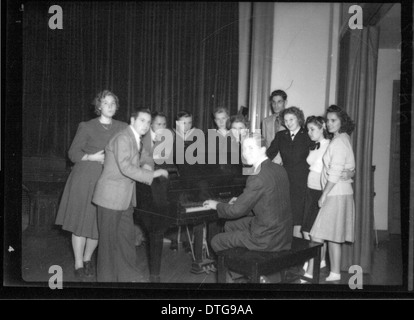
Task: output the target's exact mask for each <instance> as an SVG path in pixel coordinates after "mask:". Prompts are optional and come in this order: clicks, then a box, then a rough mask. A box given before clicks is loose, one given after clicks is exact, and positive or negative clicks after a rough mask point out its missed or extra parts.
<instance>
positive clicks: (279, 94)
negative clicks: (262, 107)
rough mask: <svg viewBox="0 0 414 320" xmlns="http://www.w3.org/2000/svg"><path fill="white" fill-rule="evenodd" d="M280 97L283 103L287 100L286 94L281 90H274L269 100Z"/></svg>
mask: <svg viewBox="0 0 414 320" xmlns="http://www.w3.org/2000/svg"><path fill="white" fill-rule="evenodd" d="M277 96H281V97H282V99H283V100H284V101H286V100H287V94H286V92H284V91H283V90H275V91H273V92H272V93H271V94H270V97H269V100H270V101H272V100H273V97H277Z"/></svg>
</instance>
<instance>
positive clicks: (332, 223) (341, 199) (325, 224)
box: [310, 105, 355, 281]
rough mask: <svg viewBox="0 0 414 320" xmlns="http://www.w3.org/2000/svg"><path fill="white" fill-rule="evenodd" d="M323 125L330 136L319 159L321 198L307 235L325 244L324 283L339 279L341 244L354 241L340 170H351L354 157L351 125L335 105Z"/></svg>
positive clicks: (346, 184)
mask: <svg viewBox="0 0 414 320" xmlns="http://www.w3.org/2000/svg"><path fill="white" fill-rule="evenodd" d="M326 119H327V121H326V125H327V128H328V131H329V133H331V134H332V135H333V138H332V141H331V143H330V144H329V146H328V148H327V149H326V152H325V154H324V156H323V158H322V160H323V170H322V177H321V182H322V188H323V191H322V195H321V197H320V199H319V202H318V204H319V207H320V208H321V209H320V210H319V213H318V216H317V218H316V220H315V223H314V225H313V227H312V229H311V232H310V235H311V237H312V239H313V240H314V241H318V242H323V241H324V240H325V241H328V250H329V258H330V266H331V271H330V274H329V276H328V277H327V278H326V281H338V280H340V279H341V273H340V267H341V249H342V243H344V242H345V241H347V242H353V241H354V221H355V204H354V197H353V193H354V192H353V190H352V185H351V183H352V179H348V180H342V179H341V174H342V171H343V170H344V169H348V170H351V171H353V170H354V169H355V157H354V152H353V150H352V146H351V141H350V137H349V135H350V134H351V133H352V131H353V130H354V127H355V124H354V122H353V121H352V120H351V118H350V117H349V116H348V114H347V113H346V112H345V111H344V110H342V109H341V108H340V107H338V106H336V105H331V106H330V107H329V108H328V110H327V111H326Z"/></svg>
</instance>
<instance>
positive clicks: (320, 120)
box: [305, 116, 332, 139]
mask: <svg viewBox="0 0 414 320" xmlns="http://www.w3.org/2000/svg"><path fill="white" fill-rule="evenodd" d="M310 123H312V124H314V125H315V126H317V127H318V128H319V129H321V128H323V137H324V138H325V139H331V138H332V134H331V133H329V132H328V130H327V129H326V120H325V118H324V117H321V116H309V117H307V118H306V123H305V127H306V128H307V127H308V124H310Z"/></svg>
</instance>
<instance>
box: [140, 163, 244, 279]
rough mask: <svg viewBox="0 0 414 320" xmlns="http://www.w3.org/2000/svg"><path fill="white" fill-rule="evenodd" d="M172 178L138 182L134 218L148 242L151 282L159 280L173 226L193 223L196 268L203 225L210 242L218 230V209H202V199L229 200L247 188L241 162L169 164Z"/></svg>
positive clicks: (199, 262)
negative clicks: (167, 234) (167, 236)
mask: <svg viewBox="0 0 414 320" xmlns="http://www.w3.org/2000/svg"><path fill="white" fill-rule="evenodd" d="M165 168H166V169H167V170H168V171H169V178H168V179H166V178H164V177H161V178H156V179H154V181H153V183H152V185H151V186H148V185H145V184H142V183H137V188H136V189H137V207H136V208H135V211H134V221H135V223H136V224H138V225H140V226H141V227H142V228H143V229H144V231H145V233H146V235H147V239H148V241H149V247H148V249H149V257H148V258H149V269H150V281H151V282H159V281H160V268H161V255H162V247H163V238H164V233H165V232H166V231H167V230H168V229H169V228H171V227H173V226H183V225H192V226H193V234H194V256H195V261H194V262H193V268H197V266H201V265H202V264H203V254H202V250H203V243H202V241H203V226H204V223H207V225H208V226H209V227H211V228H210V230H209V231H208V241H207V242H208V244H209V243H210V240H211V237H212V236H213V235H214V234H215V233H217V230H216V229H217V227H216V223H211V222H215V221H217V220H218V216H217V212H216V211H215V210H205V209H204V208H202V203H203V201H205V200H207V199H216V200H218V201H223V202H224V201H228V200H230V199H231V198H232V197H237V196H239V195H240V194H241V193H242V192H243V189H244V187H245V184H246V178H247V177H246V176H244V175H243V174H242V165H241V164H240V165H231V164H224V165H221V164H193V165H189V164H183V165H169V166H168V165H167V166H166V167H165Z"/></svg>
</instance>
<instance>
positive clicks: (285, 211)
mask: <svg viewBox="0 0 414 320" xmlns="http://www.w3.org/2000/svg"><path fill="white" fill-rule="evenodd" d="M258 170H260V172H259V173H258V174H257V175H252V176H250V177H249V178H248V179H247V182H246V188H245V189H244V191H243V193H242V194H241V195H240V196H239V197H238V198H237V200H236V202H235V203H234V204H232V205H230V204H227V203H219V204H218V205H217V213H218V215H219V217H221V218H226V219H236V218H240V217H243V216H246V215H248V214H249V213H250V212H251V211H252V212H253V214H254V217H253V218H252V220H251V223H250V230H249V233H250V234H249V235H247V236H249V238H250V239H251V240H252V241H254V243H253V244H252V246H251V247H249V248H248V249H249V250H261V251H280V250H289V249H290V247H291V242H292V217H291V207H290V196H289V180H288V176H287V173H286V170H285V169H284V168H283V167H282V166H280V165H278V164H276V163H272V162H271V161H270V160H269V159H266V160H265V161H263V162H262V164H261V166H260V169H259V168H258Z"/></svg>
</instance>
